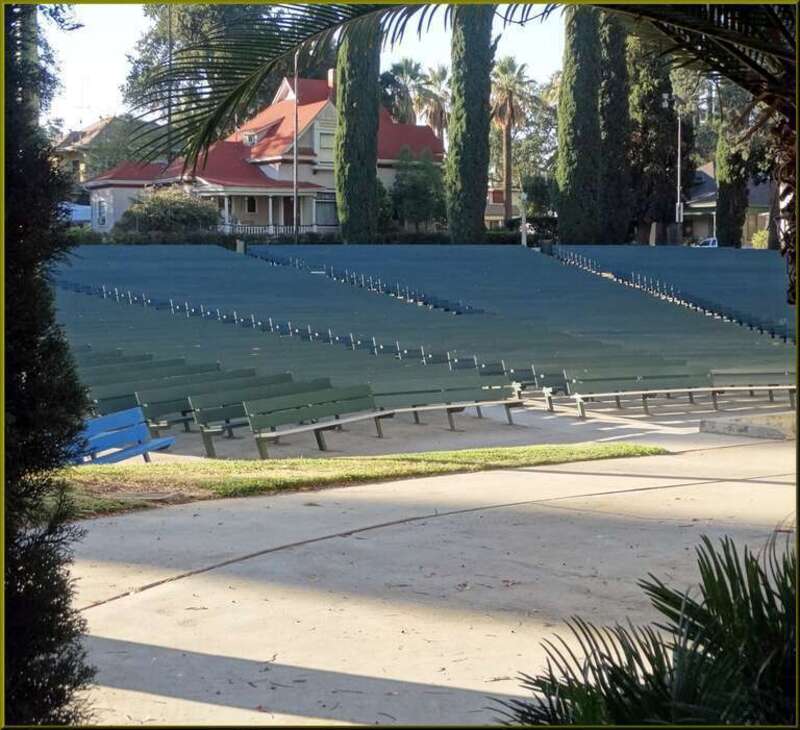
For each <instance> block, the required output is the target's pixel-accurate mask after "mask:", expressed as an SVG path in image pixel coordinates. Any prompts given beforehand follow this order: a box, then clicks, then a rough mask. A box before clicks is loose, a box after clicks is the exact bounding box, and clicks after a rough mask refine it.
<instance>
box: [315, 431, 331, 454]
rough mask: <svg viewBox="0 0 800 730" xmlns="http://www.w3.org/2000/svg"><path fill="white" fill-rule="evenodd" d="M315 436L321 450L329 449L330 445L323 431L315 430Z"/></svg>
mask: <svg viewBox="0 0 800 730" xmlns="http://www.w3.org/2000/svg"><path fill="white" fill-rule="evenodd" d="M314 438H315V439H317V446H319V450H320V451H327V450H328V445H327V444H326V443H325V436H324V434H323V432H322V431H314Z"/></svg>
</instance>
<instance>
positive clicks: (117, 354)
mask: <svg viewBox="0 0 800 730" xmlns="http://www.w3.org/2000/svg"><path fill="white" fill-rule="evenodd" d="M154 358H155V355H153V353H151V352H145V353H141V354H138V355H125V354H123V352H122V350H116V351H112V352H97V353H88V354H86V355H78V356H76V357H75V363H76V364H77V366H78V368H91V367H102V366H104V365H106V366H111V365H114V366H119V365H130V364H132V363H141V362H149V361H151V360H153V359H154Z"/></svg>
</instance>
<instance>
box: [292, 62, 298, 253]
mask: <svg viewBox="0 0 800 730" xmlns="http://www.w3.org/2000/svg"><path fill="white" fill-rule="evenodd" d="M299 55H300V51H299V50H298V51H295V52H294V145H293V147H294V153H293V156H292V157H293V162H294V165H293V169H292V184H293V191H294V202H293V204H292V214H293V218H294V242H295V243H296V244H297V243H300V223H299V221H300V211H299V210H298V207H297V135H298V127H299V125H300V122H299V118H298V111H297V108H298V104H299V103H300V85H299V84H298V76H297V57H298V56H299Z"/></svg>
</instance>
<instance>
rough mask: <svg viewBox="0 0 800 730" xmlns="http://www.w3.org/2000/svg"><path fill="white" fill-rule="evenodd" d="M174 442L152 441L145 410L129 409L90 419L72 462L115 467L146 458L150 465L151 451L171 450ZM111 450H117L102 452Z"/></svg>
mask: <svg viewBox="0 0 800 730" xmlns="http://www.w3.org/2000/svg"><path fill="white" fill-rule="evenodd" d="M174 443H175V439H174V438H173V437H171V436H169V437H164V438H156V439H154V438H151V436H150V430H149V429H148V428H147V424H146V423H145V419H144V414H143V413H142V409H141V408H129V409H127V410H125V411H117V412H116V413H111V414H110V415H108V416H100V418H92V419H90V420H88V421H87V422H86V427H85V428H84V429H83V432H82V433H81V435H80V436H79V437H78V440H77V442H76V444H75V450H74V452H73V456H72V460H71V461H72V463H73V464H115V463H116V462H118V461H123V460H124V459H130V458H131V457H132V456H142V457H143V458H144V460H145V461H147V462H149V461H150V453H149V452H151V451H161V450H162V449H168V448H169V447H170V446H172V444H174ZM109 449H116V451H111V452H110V453H101V452H106V451H108V450H109ZM98 454H100V455H99V456H98Z"/></svg>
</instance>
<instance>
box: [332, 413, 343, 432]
mask: <svg viewBox="0 0 800 730" xmlns="http://www.w3.org/2000/svg"><path fill="white" fill-rule="evenodd" d="M333 418H334V420H336V421H338V420H339V416H338V415H335V416H334V417H333ZM336 430H337V431H344V429H343V428H342V427H341V426H337V427H336Z"/></svg>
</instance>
